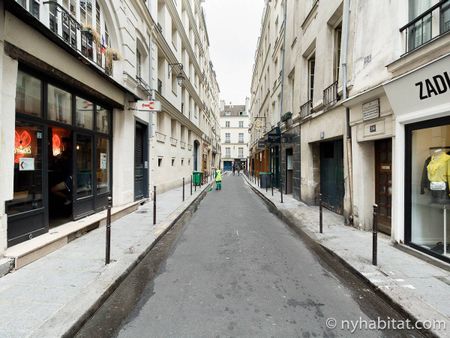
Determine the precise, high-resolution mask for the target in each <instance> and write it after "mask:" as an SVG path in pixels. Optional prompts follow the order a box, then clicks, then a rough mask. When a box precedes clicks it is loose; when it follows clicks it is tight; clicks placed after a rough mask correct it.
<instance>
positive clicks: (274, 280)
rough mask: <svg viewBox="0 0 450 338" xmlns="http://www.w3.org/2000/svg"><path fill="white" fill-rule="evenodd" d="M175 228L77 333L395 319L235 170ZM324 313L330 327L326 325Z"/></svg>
mask: <svg viewBox="0 0 450 338" xmlns="http://www.w3.org/2000/svg"><path fill="white" fill-rule="evenodd" d="M176 232H178V234H174V233H170V232H169V234H168V235H166V236H169V237H172V239H171V240H170V239H169V241H172V243H173V245H168V244H167V243H166V245H165V246H166V247H165V249H164V250H165V251H167V256H168V258H167V260H166V261H165V262H164V260H165V259H164V257H162V254H161V252H159V253H158V248H156V251H157V252H156V253H154V252H153V251H151V252H150V254H149V256H151V255H154V257H153V258H150V260H151V259H153V260H156V261H157V262H156V263H155V262H153V263H148V262H147V263H146V265H147V266H146V268H145V269H143V270H142V271H141V272H140V273H138V274H137V275H136V274H135V275H134V276H132V280H125V281H124V282H123V283H122V285H121V287H120V288H119V290H118V291H117V292H116V293H115V294H113V295H112V297H111V299H110V300H108V302H106V303H105V305H104V306H103V307H102V308H101V309H100V310H99V311H98V312H97V314H96V315H95V316H94V317H93V318H92V319H91V320H90V321H89V322H88V323H87V324H86V325H85V327H84V328H83V329H82V330H81V331H80V332H79V334H78V336H79V337H88V336H93V335H95V336H110V335H116V336H118V337H223V336H226V337H228V336H247V337H248V336H253V337H315V336H317V337H334V336H342V337H347V336H349V334H350V330H341V329H340V323H341V321H342V320H353V321H355V322H356V321H358V320H362V321H369V320H370V319H375V320H376V319H377V318H378V317H380V318H384V319H387V318H396V319H402V318H401V316H400V315H399V314H397V313H396V312H395V310H394V309H392V308H391V307H390V306H388V305H387V304H386V303H385V302H384V301H383V300H381V299H380V298H379V297H378V296H377V295H375V294H374V293H373V292H372V291H371V290H370V289H369V288H368V287H367V285H365V284H364V283H362V282H361V281H360V280H359V279H358V278H356V277H355V276H354V275H353V274H352V273H351V272H349V271H348V270H347V269H346V268H345V267H344V266H343V265H341V264H340V263H339V262H338V261H337V260H336V259H335V258H334V257H332V256H331V255H329V254H328V253H326V252H325V251H324V250H322V248H321V247H320V246H318V245H317V244H315V243H313V242H311V241H308V240H306V239H303V238H302V236H299V235H298V234H297V233H295V232H293V231H292V230H291V229H290V228H288V227H287V226H286V225H285V224H284V223H283V222H281V221H280V220H279V219H278V218H277V217H275V216H274V215H273V214H272V213H270V212H269V210H268V209H267V207H266V206H265V205H264V204H263V202H262V201H261V200H260V198H259V197H258V196H257V195H256V194H254V193H253V192H252V191H251V189H250V187H248V186H247V184H245V182H244V180H243V178H242V177H239V176H237V175H236V176H232V175H230V176H225V178H224V181H223V189H222V191H216V190H212V191H210V192H209V193H208V194H207V196H206V197H205V199H204V200H203V201H202V203H201V204H200V206H199V208H198V210H197V212H196V213H195V214H194V215H193V217H192V219H191V220H190V221H189V222H188V223H187V224H185V225H184V226H182V227H179V229H178V230H176ZM175 237H176V239H175ZM163 242H164V240H163ZM164 250H163V251H164ZM158 265H159V271H157V272H156V270H154V269H158ZM152 269H153V270H154V271H155V272H156V273H152V272H151V270H152ZM137 270H139V267H138V268H137ZM153 275H154V276H153ZM149 276H150V277H149ZM153 277H154V278H153ZM147 279H149V280H147ZM142 284H146V285H142ZM139 289H143V292H142V295H138V294H137V293H138V291H137V290H139ZM132 299H135V300H138V301H137V305H134V304H133V300H132ZM127 311H129V314H128V313H126V312H127ZM330 318H331V319H330ZM327 320H328V321H327ZM330 320H331V323H333V321H334V320H335V322H336V323H337V325H338V327H337V328H336V329H334V330H333V329H330V328H328V327H327V323H330ZM115 326H117V328H116V327H115ZM398 334H399V332H397V333H395V332H389V331H383V332H378V331H370V330H365V331H364V332H359V333H357V336H364V337H366V336H368V337H371V336H374V337H375V336H398ZM401 334H402V335H401V336H402V337H405V336H411V337H414V336H420V334H418V333H411V332H410V333H408V332H406V331H403V332H402V333H401Z"/></svg>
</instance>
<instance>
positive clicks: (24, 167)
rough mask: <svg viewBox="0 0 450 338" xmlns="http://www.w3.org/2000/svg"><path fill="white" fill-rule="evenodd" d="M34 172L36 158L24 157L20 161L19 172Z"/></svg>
mask: <svg viewBox="0 0 450 338" xmlns="http://www.w3.org/2000/svg"><path fill="white" fill-rule="evenodd" d="M33 170H34V158H32V157H22V158H20V159H19V171H33Z"/></svg>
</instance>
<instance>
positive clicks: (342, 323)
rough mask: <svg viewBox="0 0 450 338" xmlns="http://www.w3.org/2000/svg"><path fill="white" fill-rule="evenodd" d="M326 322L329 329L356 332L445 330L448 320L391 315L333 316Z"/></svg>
mask: <svg viewBox="0 0 450 338" xmlns="http://www.w3.org/2000/svg"><path fill="white" fill-rule="evenodd" d="M325 324H326V326H327V328H329V329H338V330H346V331H350V332H351V333H355V332H357V331H360V330H370V331H371V330H381V331H382V330H421V329H425V330H435V331H441V330H442V331H445V330H446V322H445V321H444V320H423V321H416V322H414V321H412V320H410V319H394V318H391V317H387V318H379V317H378V318H377V319H364V318H362V317H359V318H358V319H342V320H338V319H336V318H333V317H329V318H327V319H326V321H325Z"/></svg>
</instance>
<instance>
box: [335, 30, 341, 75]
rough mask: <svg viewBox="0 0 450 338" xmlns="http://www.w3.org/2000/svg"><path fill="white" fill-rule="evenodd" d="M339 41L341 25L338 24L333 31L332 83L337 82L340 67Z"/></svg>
mask: <svg viewBox="0 0 450 338" xmlns="http://www.w3.org/2000/svg"><path fill="white" fill-rule="evenodd" d="M341 40H342V24H339V26H337V27H336V28H335V29H334V67H333V77H334V81H339V76H340V74H339V72H340V69H341V68H340V67H341V63H340V60H341Z"/></svg>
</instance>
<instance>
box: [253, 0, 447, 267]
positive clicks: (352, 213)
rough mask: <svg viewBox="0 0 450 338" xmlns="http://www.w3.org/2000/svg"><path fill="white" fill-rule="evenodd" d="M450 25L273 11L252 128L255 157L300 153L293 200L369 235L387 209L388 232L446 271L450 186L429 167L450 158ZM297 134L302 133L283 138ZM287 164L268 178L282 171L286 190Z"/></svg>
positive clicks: (370, 10)
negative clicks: (442, 157) (447, 193)
mask: <svg viewBox="0 0 450 338" xmlns="http://www.w3.org/2000/svg"><path fill="white" fill-rule="evenodd" d="M449 18H450V1H437V0H430V1H417V0H402V1H395V2H392V1H387V0H386V1H377V2H367V1H362V0H353V1H350V0H336V1H327V2H326V3H325V2H321V1H296V0H286V1H267V2H266V7H265V11H264V15H263V19H262V25H261V37H260V39H259V42H258V47H257V51H256V54H255V66H254V72H253V82H252V87H251V92H252V96H251V118H250V125H251V137H250V139H251V142H250V149H251V153H250V156H251V157H253V158H258V157H259V158H263V156H261V155H259V153H264V152H267V149H274V148H276V147H280V146H281V148H283V145H284V146H286V145H287V146H289V144H290V142H294V144H295V146H294V151H293V153H294V154H295V147H298V148H299V149H300V151H299V153H300V156H298V157H297V158H296V159H295V158H294V164H293V170H294V177H295V172H296V171H298V174H297V177H300V182H299V183H296V182H295V180H294V183H293V184H294V185H297V187H294V190H295V189H298V190H299V194H298V195H296V194H295V193H294V197H296V198H298V199H299V200H302V201H304V202H305V203H307V204H310V205H317V204H318V200H319V194H320V193H321V194H322V203H323V204H324V206H325V207H327V208H329V209H331V210H333V211H335V212H337V213H339V214H342V215H343V217H344V219H345V221H346V222H347V223H348V224H352V225H353V226H355V227H357V228H360V229H364V230H370V229H372V226H373V224H372V223H373V205H374V204H376V205H377V206H378V218H377V219H378V224H377V226H378V229H379V230H380V231H382V232H384V233H386V234H388V235H390V236H391V238H392V240H393V241H395V242H397V243H400V244H407V245H408V246H410V247H413V248H415V249H417V250H419V251H423V252H425V253H427V254H429V255H433V256H436V257H438V258H440V259H443V260H447V261H448V260H449V259H448V257H449V256H448V252H449V251H450V250H449V247H448V243H449V239H450V237H449V231H448V223H447V221H446V220H447V219H448V217H447V204H446V203H445V200H446V199H436V198H437V197H436V196H437V195H438V194H439V193H441V194H445V189H448V181H446V182H447V184H444V183H445V182H444V183H442V184H441V185H439V184H437V183H433V181H430V180H433V179H435V177H434V176H433V175H431V173H430V172H429V169H430V168H431V167H428V164H429V163H430V162H431V161H433V160H436V159H437V157H438V155H439V154H441V153H446V152H449V150H447V146H450V145H449V144H447V143H449V142H448V141H447V133H448V130H447V129H448V128H447V124H448V116H449V115H450V113H449V108H448V102H449V101H448V98H449V96H448V95H450V90H448V89H447V88H450V87H449V83H450V78H449V80H447V75H448V72H447V71H446V70H445V69H447V68H448V55H449V53H450V48H449V47H448V46H450V44H449V43H448V42H449V34H448V31H449V30H450V24H449V22H450V21H449ZM278 50H281V54H278V53H279V52H278ZM283 53H284V57H282V61H281V63H280V60H279V59H277V56H279V55H282V56H283ZM280 65H281V66H280ZM280 67H281V68H280ZM446 67H447V68H446ZM269 84H270V85H269ZM272 84H273V86H272ZM278 87H281V88H282V89H281V92H282V94H281V95H280V94H278V92H277V90H278ZM446 100H447V101H446ZM261 121H262V122H263V123H261ZM286 125H288V126H290V128H296V127H298V129H293V130H294V131H293V132H288V135H287V137H283V134H285V133H286V132H283V130H285V129H286ZM271 133H272V134H273V135H280V136H279V137H278V136H277V137H273V136H272V137H271ZM289 134H292V135H289ZM293 136H294V137H297V138H298V139H299V140H300V141H299V142H295V141H293ZM274 140H275V141H276V142H277V143H274V142H273V141H274ZM271 151H272V152H273V150H270V151H269V154H268V155H270V152H271ZM434 151H437V153H436V154H435V153H434ZM283 155H284V151H281V161H280V166H279V167H278V168H277V166H276V164H277V163H274V162H273V160H272V163H271V160H269V161H266V163H267V166H266V168H262V167H261V169H264V171H265V170H267V169H269V168H271V170H273V171H277V170H279V171H281V175H280V176H281V177H282V178H283V179H282V180H281V185H282V187H283V188H284V189H286V187H287V185H288V182H287V179H286V177H288V174H289V173H288V171H287V166H286V163H285V162H287V161H283V159H282V158H283ZM296 160H297V161H299V162H300V164H299V165H296V164H295V163H296ZM274 164H275V165H274ZM255 168H256V169H258V168H257V167H256V166H255ZM261 171H263V170H261ZM283 172H284V173H285V174H284V176H283ZM431 183H433V184H431ZM446 185H447V188H446ZM437 186H439V187H442V188H443V189H444V190H443V191H444V193H443V192H439V191H436V189H437ZM394 205H395V208H394V207H393V206H394ZM444 216H445V217H444ZM425 220H428V221H429V222H428V221H425ZM427 222H428V223H430V222H431V225H430V226H426V225H425V223H427Z"/></svg>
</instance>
